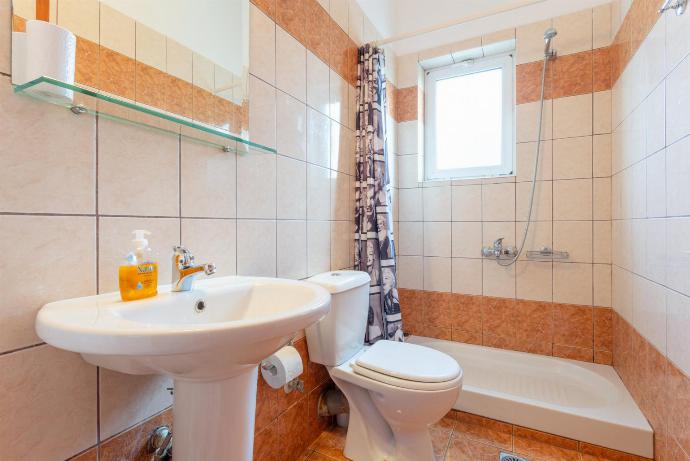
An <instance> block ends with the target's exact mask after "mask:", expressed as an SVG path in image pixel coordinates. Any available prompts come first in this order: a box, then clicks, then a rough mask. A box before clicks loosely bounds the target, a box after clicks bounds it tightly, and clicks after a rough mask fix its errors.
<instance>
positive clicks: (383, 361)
mask: <svg viewBox="0 0 690 461" xmlns="http://www.w3.org/2000/svg"><path fill="white" fill-rule="evenodd" d="M355 364H356V365H357V367H362V368H365V369H367V370H370V371H373V372H376V373H380V374H383V375H387V376H392V377H394V378H398V379H401V380H405V381H416V382H420V383H442V382H446V381H451V380H453V379H455V378H457V377H458V376H459V375H460V373H461V369H460V365H458V362H456V361H455V359H453V358H452V357H451V356H449V355H447V354H444V353H443V352H440V351H437V350H435V349H431V348H429V347H424V346H418V345H416V344H410V343H401V342H397V341H378V342H377V343H375V344H374V345H373V346H371V347H370V348H369V349H367V351H366V352H364V353H363V354H362V355H360V356H359V357H358V358H357V359H356V361H355ZM357 367H354V369H355V370H356V369H357ZM367 375H369V373H367Z"/></svg>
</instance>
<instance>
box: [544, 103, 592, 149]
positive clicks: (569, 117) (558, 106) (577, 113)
mask: <svg viewBox="0 0 690 461" xmlns="http://www.w3.org/2000/svg"><path fill="white" fill-rule="evenodd" d="M592 123H593V122H592V95H591V94H583V95H580V96H569V97H567V98H559V99H556V100H554V102H553V137H554V139H558V138H572V137H575V136H590V135H592Z"/></svg>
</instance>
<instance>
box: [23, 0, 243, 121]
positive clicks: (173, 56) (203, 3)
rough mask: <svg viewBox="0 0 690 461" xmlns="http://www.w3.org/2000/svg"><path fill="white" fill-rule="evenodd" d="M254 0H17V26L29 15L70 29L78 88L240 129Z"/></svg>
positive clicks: (26, 19)
mask: <svg viewBox="0 0 690 461" xmlns="http://www.w3.org/2000/svg"><path fill="white" fill-rule="evenodd" d="M248 2H249V0H13V14H14V15H13V20H12V30H13V31H15V32H23V31H25V29H26V22H27V21H28V20H31V19H38V20H43V21H47V22H51V23H53V24H57V25H58V26H61V27H63V28H65V29H68V30H69V31H70V32H72V33H73V34H74V35H75V36H76V60H75V66H74V81H75V83H76V84H77V85H79V86H81V87H86V88H89V89H92V90H96V91H98V92H99V93H104V94H108V95H113V96H115V97H117V98H119V99H124V100H127V101H129V102H134V103H136V104H137V105H143V106H145V107H148V108H154V109H156V110H158V111H163V112H167V113H171V114H174V115H177V116H182V117H185V118H187V119H190V120H193V121H195V122H201V123H204V124H207V125H210V126H213V127H215V128H218V129H222V130H224V131H228V132H230V133H235V134H240V133H242V132H246V131H247V129H248V114H249V110H248V69H249V3H248ZM27 59H30V56H28V57H27Z"/></svg>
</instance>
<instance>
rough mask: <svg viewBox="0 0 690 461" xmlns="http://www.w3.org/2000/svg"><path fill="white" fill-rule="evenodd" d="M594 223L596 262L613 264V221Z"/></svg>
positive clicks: (594, 256)
mask: <svg viewBox="0 0 690 461" xmlns="http://www.w3.org/2000/svg"><path fill="white" fill-rule="evenodd" d="M592 225H593V231H594V232H593V236H594V237H593V238H594V248H593V258H594V262H595V263H604V264H611V221H594V222H593V223H592ZM662 240H664V239H662ZM664 243H665V242H664Z"/></svg>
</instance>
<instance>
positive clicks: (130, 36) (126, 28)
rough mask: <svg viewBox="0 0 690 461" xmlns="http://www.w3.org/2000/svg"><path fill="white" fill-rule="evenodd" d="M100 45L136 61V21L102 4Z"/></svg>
mask: <svg viewBox="0 0 690 461" xmlns="http://www.w3.org/2000/svg"><path fill="white" fill-rule="evenodd" d="M100 38H101V41H100V44H101V46H104V47H106V48H110V49H111V50H113V51H117V52H118V53H120V54H123V55H125V56H127V57H128V58H132V59H134V58H135V57H136V31H135V25H134V19H133V18H130V17H129V16H127V15H125V14H123V13H120V12H119V11H117V10H115V9H113V8H111V7H109V6H108V5H106V4H104V3H101V10H100Z"/></svg>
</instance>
